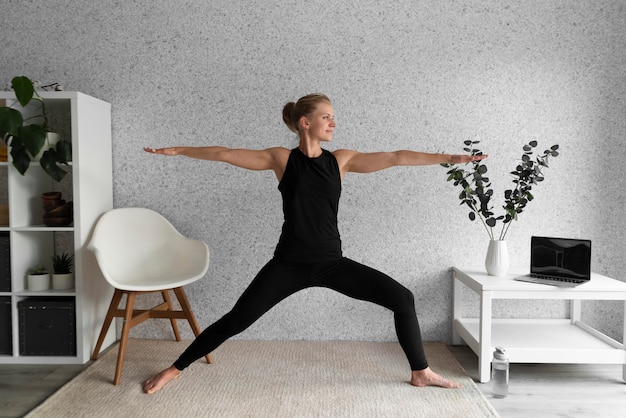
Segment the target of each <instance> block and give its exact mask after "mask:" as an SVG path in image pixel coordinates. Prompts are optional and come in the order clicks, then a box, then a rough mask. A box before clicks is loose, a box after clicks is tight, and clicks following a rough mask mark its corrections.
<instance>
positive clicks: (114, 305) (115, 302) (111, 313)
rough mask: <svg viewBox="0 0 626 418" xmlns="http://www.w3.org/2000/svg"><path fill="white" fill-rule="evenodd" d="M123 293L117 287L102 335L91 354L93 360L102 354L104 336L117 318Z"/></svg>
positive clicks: (101, 331) (103, 325) (105, 319)
mask: <svg viewBox="0 0 626 418" xmlns="http://www.w3.org/2000/svg"><path fill="white" fill-rule="evenodd" d="M122 295H123V292H122V291H120V290H119V289H115V292H114V293H113V297H112V298H111V303H110V304H109V310H108V311H107V314H106V316H105V318H104V323H103V324H102V329H101V330H100V335H99V336H98V342H97V343H96V347H95V348H94V350H93V353H92V355H91V359H92V360H96V359H97V358H98V355H99V354H100V349H101V348H102V344H103V343H104V338H105V337H106V334H107V332H108V331H109V327H110V326H111V322H112V321H113V318H115V310H116V309H117V307H118V306H120V300H122Z"/></svg>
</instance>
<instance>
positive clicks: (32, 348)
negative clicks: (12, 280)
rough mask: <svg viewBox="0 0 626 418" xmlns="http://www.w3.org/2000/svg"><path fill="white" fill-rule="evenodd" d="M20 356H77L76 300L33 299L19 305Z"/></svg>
mask: <svg viewBox="0 0 626 418" xmlns="http://www.w3.org/2000/svg"><path fill="white" fill-rule="evenodd" d="M17 308H18V311H19V319H20V355H22V356H75V355H76V309H75V302H74V298H72V297H69V298H66V297H59V298H40V297H32V298H28V299H24V300H23V301H21V302H18V304H17Z"/></svg>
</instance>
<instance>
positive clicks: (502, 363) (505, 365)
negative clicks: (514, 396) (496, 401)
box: [491, 347, 509, 398]
mask: <svg viewBox="0 0 626 418" xmlns="http://www.w3.org/2000/svg"><path fill="white" fill-rule="evenodd" d="M491 382H492V385H493V396H494V397H495V398H504V397H506V395H507V394H508V393H509V358H508V357H507V356H506V350H504V348H502V347H496V351H494V352H493V361H492V362H491Z"/></svg>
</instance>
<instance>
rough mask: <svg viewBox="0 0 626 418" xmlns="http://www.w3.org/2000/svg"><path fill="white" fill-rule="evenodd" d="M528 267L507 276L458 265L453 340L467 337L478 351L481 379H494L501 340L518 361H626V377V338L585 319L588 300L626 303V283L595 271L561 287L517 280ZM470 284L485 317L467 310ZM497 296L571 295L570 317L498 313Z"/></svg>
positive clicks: (459, 341)
mask: <svg viewBox="0 0 626 418" xmlns="http://www.w3.org/2000/svg"><path fill="white" fill-rule="evenodd" d="M525 273H527V272H522V271H518V272H512V273H511V274H509V275H508V276H505V277H493V276H488V275H487V274H486V273H485V272H482V271H481V270H480V269H459V268H456V267H454V268H453V269H452V278H453V283H454V284H453V318H452V343H453V344H456V345H460V344H462V342H463V341H465V342H466V343H467V345H468V346H469V347H470V348H471V349H472V350H473V351H474V352H475V353H476V354H477V355H478V362H479V365H478V368H479V377H480V381H481V382H483V383H484V382H488V381H489V379H490V370H491V357H492V353H493V351H494V349H495V347H497V346H501V347H504V348H505V349H506V351H507V355H508V357H509V359H510V361H511V362H512V363H569V364H576V363H587V364H621V365H624V366H623V377H624V379H625V380H626V351H625V347H624V344H623V343H621V342H618V341H615V340H614V339H612V338H610V337H609V336H607V335H605V334H603V333H602V332H600V331H598V330H596V329H595V328H593V327H591V326H589V325H588V324H586V323H584V322H583V321H582V319H581V316H582V304H581V301H583V300H621V301H624V304H625V312H624V328H625V333H624V335H625V338H626V283H624V282H620V281H618V280H615V279H611V278H609V277H606V276H602V275H600V274H596V273H592V275H591V281H590V282H589V283H585V284H583V285H580V286H578V287H575V288H559V287H554V286H546V285H540V284H534V283H526V282H520V281H516V280H514V277H516V276H520V275H522V274H525ZM464 288H467V289H470V290H471V291H473V292H475V293H476V294H478V295H479V297H480V317H478V318H468V317H463V316H462V306H461V305H462V304H461V293H462V291H463V289H464ZM495 299H527V300H537V299H554V300H569V301H570V315H569V316H570V317H569V318H567V319H500V318H495V319H494V318H493V317H492V316H493V312H492V305H493V300H495Z"/></svg>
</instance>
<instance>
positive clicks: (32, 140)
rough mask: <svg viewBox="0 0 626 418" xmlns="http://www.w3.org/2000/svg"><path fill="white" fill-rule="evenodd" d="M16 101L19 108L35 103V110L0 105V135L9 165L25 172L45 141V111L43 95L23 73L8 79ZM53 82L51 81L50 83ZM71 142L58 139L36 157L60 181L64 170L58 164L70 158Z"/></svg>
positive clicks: (47, 130)
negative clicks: (27, 111) (8, 151)
mask: <svg viewBox="0 0 626 418" xmlns="http://www.w3.org/2000/svg"><path fill="white" fill-rule="evenodd" d="M11 86H12V87H13V90H14V92H15V97H16V98H17V102H18V103H19V105H20V106H21V108H22V109H24V108H26V106H28V105H29V104H31V103H34V104H35V105H37V106H38V113H35V114H34V115H32V116H27V117H25V115H24V114H23V113H22V112H21V111H20V110H18V109H16V108H14V107H12V106H3V107H0V137H1V138H2V140H3V141H4V142H5V143H6V144H7V146H9V147H10V148H11V158H12V162H13V166H14V167H15V168H16V169H17V171H18V172H19V173H20V174H22V175H23V174H24V173H26V171H27V170H28V167H29V166H30V163H31V161H33V160H34V159H35V158H36V157H38V154H39V153H40V151H42V149H44V146H45V145H47V142H48V141H49V139H48V133H49V126H48V114H47V112H46V105H45V102H44V100H43V98H42V97H41V96H40V95H39V93H37V91H36V89H35V85H34V84H33V82H32V81H31V80H30V79H29V78H28V77H25V76H19V77H15V78H13V80H11ZM51 86H56V84H52V85H50V86H44V87H51ZM71 155H72V151H71V143H70V142H69V141H66V140H61V141H58V142H57V143H56V146H54V147H52V146H51V147H49V148H48V149H45V150H44V152H43V153H42V155H41V157H40V158H39V162H40V163H41V168H42V169H43V170H44V171H45V172H46V173H47V174H48V175H49V176H50V177H52V178H53V179H54V180H56V181H61V180H62V179H63V177H64V176H65V174H67V172H66V171H65V170H63V169H62V168H61V167H60V164H66V165H67V163H68V161H71Z"/></svg>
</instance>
